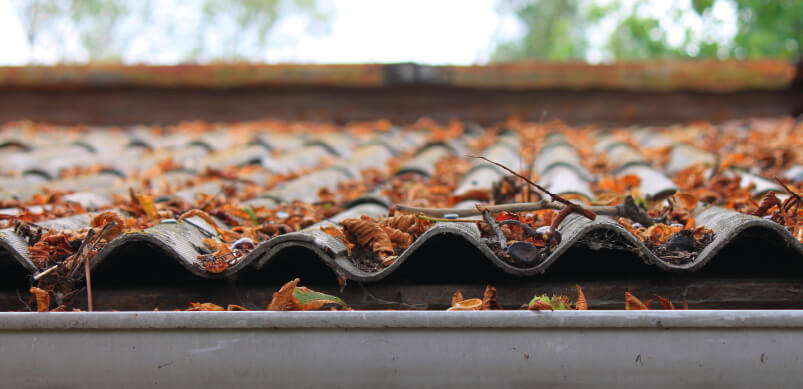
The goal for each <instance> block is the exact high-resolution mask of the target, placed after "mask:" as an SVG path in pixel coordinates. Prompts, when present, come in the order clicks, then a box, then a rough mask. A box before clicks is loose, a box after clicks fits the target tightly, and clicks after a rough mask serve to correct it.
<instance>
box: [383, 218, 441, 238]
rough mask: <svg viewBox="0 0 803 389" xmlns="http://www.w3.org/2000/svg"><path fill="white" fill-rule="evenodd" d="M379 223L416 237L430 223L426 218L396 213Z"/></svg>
mask: <svg viewBox="0 0 803 389" xmlns="http://www.w3.org/2000/svg"><path fill="white" fill-rule="evenodd" d="M379 224H380V225H382V226H386V227H391V228H395V229H397V230H399V231H402V232H406V233H408V234H410V235H412V236H413V237H418V236H420V235H421V234H423V233H424V232H425V231H426V230H427V229H428V228H429V226H430V225H431V223H430V222H429V221H427V220H424V219H420V218H418V217H417V216H416V215H410V214H407V215H396V216H393V217H388V218H385V219H382V220H381V221H380V222H379Z"/></svg>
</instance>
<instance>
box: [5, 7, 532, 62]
mask: <svg viewBox="0 0 803 389" xmlns="http://www.w3.org/2000/svg"><path fill="white" fill-rule="evenodd" d="M11 1H13V0H0V36H2V39H0V64H2V65H22V64H25V63H27V62H29V59H30V58H29V57H30V56H31V54H30V50H29V47H28V44H27V41H26V39H25V33H24V30H23V27H22V24H21V23H20V21H19V20H18V18H17V13H16V12H15V10H14V9H13V8H12V6H11ZM166 3H169V2H166ZM332 3H333V4H335V6H334V7H332V8H334V9H333V11H334V12H333V15H332V19H331V23H330V28H329V31H328V32H327V33H319V34H309V33H308V32H307V31H306V26H305V25H304V23H303V22H302V20H300V19H299V18H293V17H290V18H286V19H284V20H282V21H281V23H280V24H279V26H278V27H277V28H276V29H275V30H274V31H273V32H272V35H271V40H270V42H279V44H269V45H268V46H267V48H266V49H265V50H264V51H265V53H264V54H262V55H260V54H258V53H257V54H256V55H255V56H254V58H251V59H252V60H257V61H260V60H261V61H265V62H317V63H348V62H406V61H411V62H418V63H425V64H446V63H452V64H472V63H477V62H484V61H487V59H488V57H489V56H490V54H491V51H492V49H493V47H494V42H496V41H497V40H499V39H500V38H507V37H511V36H514V35H515V34H516V33H517V32H520V30H519V29H520V26H519V24H518V22H517V21H516V20H515V19H513V18H512V17H506V18H504V19H506V20H502V19H501V18H500V17H499V16H498V15H497V13H496V11H495V9H494V6H495V4H496V1H495V0H471V1H465V0H438V1H430V0H405V1H395V0H371V1H361V0H338V1H336V2H332ZM158 4H160V5H165V3H158ZM330 4H331V3H330ZM160 8H162V9H164V8H169V7H160ZM159 11H160V10H157V13H158V12H159ZM159 16H160V15H157V16H156V19H159ZM161 16H163V17H164V18H166V20H167V21H170V20H175V19H176V18H177V17H176V15H175V14H167V15H161ZM157 23H158V21H157ZM142 35H145V37H140V38H136V39H134V41H133V42H132V43H131V44H130V45H128V46H127V49H126V51H125V52H124V53H123V56H122V57H123V60H124V61H125V62H129V63H137V62H140V63H157V64H160V63H164V64H170V63H176V62H179V61H181V60H182V57H181V56H182V55H183V53H186V52H187V50H188V48H189V47H190V46H191V42H182V41H181V40H180V39H178V40H177V41H176V42H171V43H170V44H172V45H176V46H177V47H175V48H173V49H172V50H171V48H170V47H168V48H167V50H164V47H162V50H158V53H157V52H155V51H157V50H150V49H148V47H149V45H148V44H146V43H145V42H143V41H137V39H140V40H145V39H152V40H153V37H151V38H148V37H147V33H143V34H142ZM284 37H288V39H286V40H285V39H284ZM65 40H69V39H65ZM156 40H158V38H157V39H156ZM187 40H189V39H187ZM282 42H290V43H285V44H282ZM52 44H53V45H54V46H55V45H62V46H65V45H66V46H67V47H69V46H71V45H70V44H69V43H64V42H53V43H52ZM75 46H76V47H77V45H75ZM162 46H164V45H162ZM182 46H183V47H182ZM51 51H52V53H50V52H48V51H47V49H45V51H42V50H39V51H37V52H36V54H35V56H36V62H39V63H55V62H58V61H59V59H60V58H62V57H64V56H67V57H70V58H69V59H71V60H73V61H75V60H78V61H80V60H81V54H75V55H72V52H70V51H69V50H67V54H66V55H65V54H64V50H63V49H62V54H55V53H56V52H57V50H55V49H54V50H51ZM78 51H80V49H76V52H78Z"/></svg>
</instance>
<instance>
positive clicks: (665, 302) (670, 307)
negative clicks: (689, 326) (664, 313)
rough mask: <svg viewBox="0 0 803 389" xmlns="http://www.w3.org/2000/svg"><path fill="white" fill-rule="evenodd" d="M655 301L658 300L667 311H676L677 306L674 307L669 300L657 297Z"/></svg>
mask: <svg viewBox="0 0 803 389" xmlns="http://www.w3.org/2000/svg"><path fill="white" fill-rule="evenodd" d="M655 299H656V300H658V302H659V303H661V306H662V307H664V309H666V310H674V309H675V306H674V305H672V302H671V301H669V299H668V298H665V297H661V296H658V295H656V296H655Z"/></svg>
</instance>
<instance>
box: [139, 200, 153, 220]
mask: <svg viewBox="0 0 803 389" xmlns="http://www.w3.org/2000/svg"><path fill="white" fill-rule="evenodd" d="M136 197H137V201H138V202H139V205H140V206H141V207H142V210H143V211H145V214H146V215H148V218H150V219H151V220H153V219H156V207H155V206H154V205H153V196H149V195H143V194H137V195H136Z"/></svg>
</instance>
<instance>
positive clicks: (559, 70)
mask: <svg viewBox="0 0 803 389" xmlns="http://www.w3.org/2000/svg"><path fill="white" fill-rule="evenodd" d="M443 71H444V73H446V74H448V75H449V84H450V85H453V86H461V87H473V88H499V87H506V88H513V89H624V90H641V91H670V90H693V91H713V92H729V91H736V90H745V89H766V90H777V89H785V88H787V87H789V86H790V85H791V83H792V81H793V80H794V78H795V66H794V65H793V64H791V63H787V62H782V61H773V60H762V61H721V62H720V61H645V62H629V63H614V64H609V65H588V64H585V63H548V62H520V63H508V64H498V65H488V66H468V67H459V66H455V67H448V68H445V69H444V70H443Z"/></svg>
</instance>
